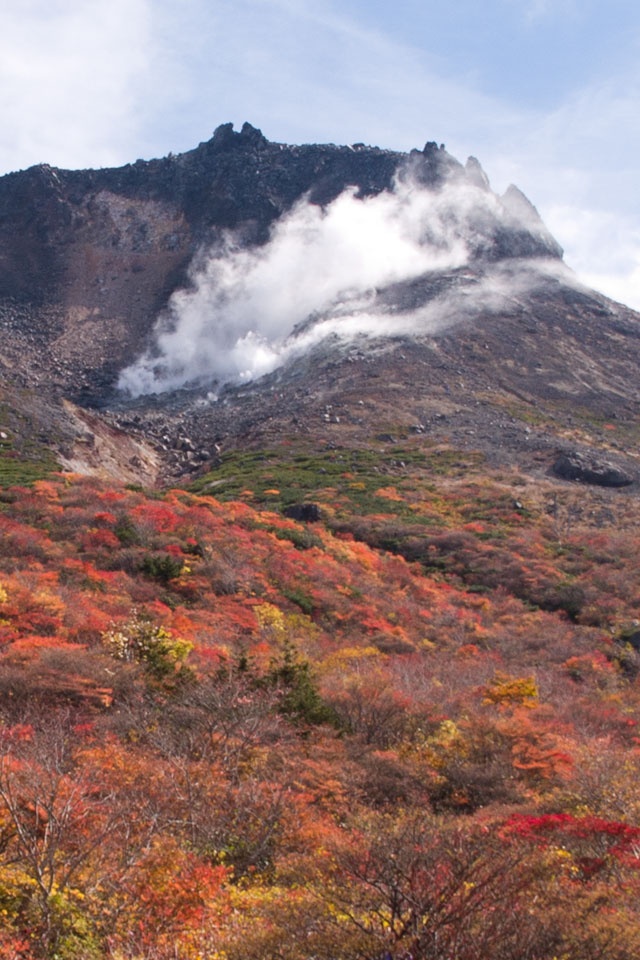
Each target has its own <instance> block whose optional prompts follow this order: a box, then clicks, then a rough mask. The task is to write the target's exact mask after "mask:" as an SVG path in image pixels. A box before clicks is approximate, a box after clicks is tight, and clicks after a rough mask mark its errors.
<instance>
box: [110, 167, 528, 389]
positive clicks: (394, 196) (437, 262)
mask: <svg viewBox="0 0 640 960" xmlns="http://www.w3.org/2000/svg"><path fill="white" fill-rule="evenodd" d="M504 200H505V202H502V201H501V200H500V199H499V198H498V197H497V196H495V194H493V193H492V192H491V191H490V190H488V189H487V186H486V183H485V182H483V181H482V179H481V178H478V176H477V175H476V176H475V177H469V176H458V177H457V178H455V179H452V180H450V181H449V182H447V183H446V184H445V185H444V186H443V187H441V188H440V189H439V190H432V189H431V190H430V189H427V188H425V187H423V186H421V185H418V184H416V183H415V182H413V181H412V179H411V178H410V177H405V178H399V179H398V180H397V182H396V183H395V185H394V188H393V190H390V191H385V192H383V193H380V194H378V195H377V196H374V197H367V198H364V199H358V198H357V197H356V195H355V189H349V190H347V191H345V192H344V193H342V194H341V195H340V196H339V197H338V198H337V199H336V200H334V201H333V203H331V204H330V205H329V206H328V207H327V208H325V209H322V208H320V207H318V206H314V205H312V204H310V203H309V202H308V201H307V200H306V199H305V200H302V201H301V202H299V203H298V204H297V205H296V206H295V207H294V208H293V209H292V210H291V211H290V213H289V214H288V215H287V216H285V217H284V218H282V219H281V220H280V221H278V222H277V223H276V225H275V227H274V228H273V232H272V235H271V238H270V240H269V242H268V243H267V244H266V245H265V246H264V247H260V248H251V249H243V248H242V247H241V246H239V245H238V243H237V242H236V241H235V240H234V238H233V236H231V235H229V236H227V237H226V239H225V241H224V242H223V244H222V245H221V246H220V247H219V248H218V249H215V250H212V251H210V252H209V253H208V255H207V256H206V257H204V259H202V258H201V259H200V262H199V266H198V267H197V268H194V269H193V271H192V276H191V280H192V287H191V288H190V289H188V290H180V291H177V292H176V293H174V295H173V296H172V298H171V300H170V303H169V306H168V310H167V312H166V314H165V315H164V316H163V317H162V318H161V319H160V320H159V321H158V323H157V326H156V331H155V338H154V344H153V346H152V347H151V348H150V349H149V350H148V351H147V353H146V354H145V355H143V356H142V357H141V358H140V359H138V360H137V361H136V362H135V363H134V364H133V365H132V366H130V367H128V368H127V369H126V370H124V371H123V373H122V374H121V377H120V381H119V386H120V388H121V389H123V390H126V391H128V392H129V393H131V394H133V395H134V396H137V395H140V394H145V393H155V392H162V391H165V390H170V389H175V388H177V387H181V386H184V385H186V384H198V383H203V384H204V383H212V382H213V381H217V382H218V383H220V382H228V381H233V382H242V381H246V380H251V379H253V378H255V377H258V376H261V375H262V374H264V373H266V372H268V371H270V370H272V369H274V368H275V367H276V366H278V365H279V364H281V363H282V362H284V361H285V360H286V359H287V358H288V357H289V356H290V355H291V354H292V353H295V352H296V351H299V350H302V349H306V348H308V347H309V346H310V345H312V344H313V343H315V342H317V341H318V340H319V339H321V338H322V337H323V336H326V335H328V334H329V333H334V334H338V335H340V336H343V337H353V336H355V335H358V334H364V335H382V334H385V335H392V334H393V333H395V332H402V331H404V330H406V329H407V327H409V328H411V326H412V325H415V324H418V325H419V326H420V328H422V329H425V328H426V329H428V328H429V327H431V328H433V327H434V326H437V325H438V324H439V323H441V322H443V319H444V318H446V316H447V314H448V313H451V304H448V305H447V304H443V302H442V297H440V298H436V301H435V302H434V304H431V305H428V307H427V308H426V309H423V310H422V311H420V313H419V314H416V313H415V312H412V313H409V314H407V313H398V312H396V313H394V312H393V311H391V312H390V311H389V310H387V309H380V308H379V307H377V306H376V305H375V299H376V298H375V291H376V290H379V289H381V288H384V287H387V286H388V285H390V284H394V283H398V282H400V281H406V280H410V279H413V278H417V277H420V276H422V275H426V274H433V273H434V272H437V273H439V274H443V273H447V272H452V271H457V270H459V269H460V268H462V267H464V266H465V265H466V264H469V263H471V262H473V261H475V260H477V258H478V257H479V256H481V255H482V254H483V253H487V252H488V251H489V250H490V249H491V247H492V245H494V244H495V235H496V225H498V227H499V228H500V229H502V230H503V231H504V230H511V231H513V230H519V231H521V232H525V233H527V234H529V235H530V234H531V233H532V232H534V233H535V231H536V230H538V231H540V230H544V227H543V225H542V224H541V221H539V219H537V215H536V214H535V211H534V210H533V208H531V207H527V201H524V204H523V203H521V202H520V201H518V203H516V204H515V206H514V203H513V202H509V201H510V200H511V201H512V200H513V198H512V197H509V196H508V195H506V196H505V198H504ZM511 281H513V277H512V278H511ZM501 282H502V283H504V277H503V279H502V281H501ZM497 285H499V283H498V281H497V280H496V279H495V278H494V281H493V287H494V289H493V290H491V289H490V288H491V284H489V286H487V284H486V282H485V285H484V294H482V293H481V290H480V288H479V287H478V285H477V284H473V285H472V286H471V287H469V288H468V289H467V291H466V294H465V296H466V297H467V301H468V299H469V294H470V291H473V294H474V296H476V297H477V298H479V300H478V302H481V301H486V302H487V303H488V302H489V301H490V300H491V298H492V297H495V295H496V289H497ZM310 316H311V317H316V318H317V322H315V323H312V322H307V323H305V322H304V321H308V318H309V317H310ZM296 328H298V329H297V330H296Z"/></svg>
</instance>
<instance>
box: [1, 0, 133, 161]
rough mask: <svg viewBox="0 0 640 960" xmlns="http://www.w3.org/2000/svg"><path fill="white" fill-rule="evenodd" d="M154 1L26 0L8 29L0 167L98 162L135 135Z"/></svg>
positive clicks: (5, 22) (9, 12) (12, 11)
mask: <svg viewBox="0 0 640 960" xmlns="http://www.w3.org/2000/svg"><path fill="white" fill-rule="evenodd" d="M150 16H151V7H150V0H91V2H90V3H87V2H86V0H57V2H56V0H46V2H45V0H23V2H21V3H20V4H17V3H14V4H6V5H5V7H4V8H3V13H2V31H1V32H0V169H5V170H8V169H15V168H17V167H24V166H27V165H30V164H33V163H40V162H45V161H46V162H48V163H51V164H55V165H58V166H65V165H68V166H74V167H77V166H83V165H86V166H89V165H90V166H98V165H107V164H110V163H113V162H117V161H118V160H121V159H122V156H123V152H124V151H126V150H127V149H130V148H131V147H130V145H131V142H132V141H133V140H134V139H135V132H136V123H137V118H136V113H137V111H138V109H139V106H140V104H139V95H140V92H141V81H142V80H143V78H144V76H145V73H146V71H147V70H148V67H149V40H150V30H151V26H150Z"/></svg>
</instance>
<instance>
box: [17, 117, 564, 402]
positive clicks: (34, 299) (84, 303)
mask: <svg viewBox="0 0 640 960" xmlns="http://www.w3.org/2000/svg"><path fill="white" fill-rule="evenodd" d="M399 171H403V173H404V175H410V176H412V177H414V178H415V180H416V181H417V182H418V183H420V184H422V185H428V186H429V187H437V186H438V185H439V184H441V183H443V182H444V181H445V180H450V179H452V178H460V179H467V180H468V181H469V183H474V184H475V185H480V184H481V185H482V186H483V188H484V189H488V182H487V181H486V177H485V175H484V173H483V172H482V170H481V168H480V166H479V164H478V163H477V161H469V162H468V164H467V167H466V168H464V167H462V166H461V165H460V164H459V163H458V162H457V161H456V160H455V159H454V158H453V157H451V156H450V155H449V154H448V153H447V152H446V150H445V149H444V148H443V147H438V146H437V145H436V144H435V143H428V144H427V145H426V146H425V148H424V150H422V151H418V150H414V151H412V152H411V153H410V154H408V155H407V154H403V153H398V152H393V151H388V150H381V149H378V148H376V147H365V146H364V145H362V144H354V145H352V146H335V145H333V144H329V145H306V146H289V145H284V144H278V143H271V142H269V141H268V140H266V138H265V137H264V136H263V135H262V133H261V132H260V131H259V130H257V129H255V128H254V127H252V126H251V125H249V124H245V125H244V127H243V128H242V130H241V131H240V132H234V130H233V127H232V125H231V124H224V125H222V126H220V127H218V129H217V130H216V131H215V133H214V135H213V137H212V138H211V140H209V141H207V142H205V143H201V144H200V145H199V146H198V147H197V148H196V149H194V150H192V151H190V152H188V153H184V154H182V155H179V156H169V157H166V158H164V159H161V160H152V161H149V162H145V161H142V160H138V161H136V162H135V163H133V164H128V165H127V166H125V167H121V168H118V169H103V170H81V171H68V170H58V169H54V168H52V167H49V166H47V165H45V164H43V165H41V166H38V167H33V168H31V169H29V170H26V171H23V172H19V173H13V174H9V175H7V176H5V177H2V178H0V329H2V332H3V337H4V344H5V346H4V351H3V362H4V365H5V368H6V373H7V375H8V376H13V377H14V378H15V379H16V380H17V381H18V382H25V383H28V384H35V385H36V386H43V387H47V388H49V387H51V388H54V389H57V390H58V391H59V392H61V393H63V394H65V395H67V396H71V397H73V398H74V399H78V400H81V401H83V402H95V401H99V400H100V399H101V398H103V397H104V395H105V393H107V392H108V391H109V389H110V387H111V386H112V385H113V383H114V380H115V378H116V376H117V374H118V372H119V371H120V370H121V369H122V368H123V367H124V366H126V364H127V363H129V362H131V360H132V358H133V357H135V356H136V354H137V353H139V352H140V351H141V350H142V349H143V347H144V345H145V344H146V343H147V341H148V338H149V335H150V331H151V329H152V327H153V324H154V322H155V321H156V319H157V317H158V315H159V313H161V311H162V309H163V308H164V307H165V305H166V303H167V301H168V299H169V297H170V295H171V293H172V292H173V291H174V290H176V289H177V288H179V287H181V286H184V285H187V284H188V270H189V266H190V264H191V263H192V262H193V260H194V257H196V255H197V253H198V251H200V250H203V249H207V248H209V247H210V246H211V245H215V244H216V243H218V242H220V240H221V238H222V236H223V235H224V234H225V232H227V231H233V232H234V236H235V238H236V240H237V242H239V243H240V244H246V245H249V244H260V243H263V242H265V241H266V240H267V238H268V236H269V231H270V228H271V226H272V225H273V223H274V222H275V221H276V220H278V219H279V218H280V217H281V216H282V214H283V213H284V212H286V211H287V210H289V209H290V208H291V207H292V206H293V205H294V204H295V203H296V201H298V200H299V199H300V198H301V197H303V196H305V197H308V199H309V201H310V202H311V203H313V204H322V205H324V204H327V203H329V202H330V201H331V200H333V199H335V198H336V197H337V196H338V195H339V194H340V193H342V192H343V190H344V189H345V188H346V187H350V186H351V187H355V188H356V189H357V191H358V195H361V196H368V195H372V194H377V193H380V192H381V191H383V190H385V189H388V188H389V187H390V186H391V185H392V183H393V181H394V178H395V177H396V176H397V175H398V173H399ZM504 201H505V206H506V207H507V208H508V207H509V204H511V207H513V205H514V203H515V204H516V205H517V203H518V202H520V203H521V204H522V202H524V203H526V201H523V200H520V198H519V197H516V198H515V200H514V197H513V196H510V195H505V198H504ZM531 210H533V208H531ZM534 220H535V211H534ZM483 255H484V256H485V257H493V258H495V259H500V258H504V257H510V256H554V257H558V256H561V251H560V249H559V247H558V246H557V244H555V241H553V239H552V238H551V237H550V236H549V235H548V234H546V232H545V231H544V230H543V229H534V230H530V229H525V228H521V227H518V226H516V225H515V221H514V225H513V226H511V227H510V228H508V229H505V226H504V224H497V223H496V224H495V225H494V227H492V233H491V243H490V244H489V245H486V247H485V249H484V251H483Z"/></svg>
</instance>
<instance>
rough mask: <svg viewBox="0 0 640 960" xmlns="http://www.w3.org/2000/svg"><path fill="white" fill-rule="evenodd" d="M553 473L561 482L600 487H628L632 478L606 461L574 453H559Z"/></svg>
mask: <svg viewBox="0 0 640 960" xmlns="http://www.w3.org/2000/svg"><path fill="white" fill-rule="evenodd" d="M553 472H554V473H555V474H556V476H558V477H562V479H563V480H579V481H581V482H582V483H593V484H596V485H598V486H600V487H628V486H629V485H630V484H632V483H633V477H632V476H631V475H630V474H628V473H626V472H625V471H624V470H621V469H620V468H619V467H616V466H615V465H614V464H612V463H609V462H608V461H606V460H593V459H591V458H588V457H585V456H583V455H582V454H580V453H577V452H576V451H571V452H567V453H561V454H560V456H559V457H558V459H557V460H556V462H555V463H554V465H553Z"/></svg>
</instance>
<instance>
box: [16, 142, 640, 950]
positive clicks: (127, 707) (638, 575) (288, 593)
mask: <svg viewBox="0 0 640 960" xmlns="http://www.w3.org/2000/svg"><path fill="white" fill-rule="evenodd" d="M0 298H1V304H0V322H1V323H2V330H3V351H2V356H1V359H2V384H1V387H0V391H1V396H0V915H1V917H2V923H1V924H0V958H7V960H9V958H10V960H138V958H143V957H144V958H153V960H176V958H180V960H197V958H201V957H207V958H208V957H211V958H214V957H215V958H225V960H270V958H274V960H275V958H278V960H382V958H384V960H407V958H413V960H444V958H454V957H455V958H456V960H557V958H559V957H562V958H564V960H587V958H588V960H601V958H604V957H606V958H607V960H635V958H637V957H638V956H640V909H639V904H640V897H639V896H638V894H639V893H640V853H639V851H640V802H639V799H638V789H637V784H638V777H639V775H640V756H639V753H638V749H639V746H640V737H639V736H638V724H639V723H640V696H639V692H640V680H639V678H640V629H639V624H638V619H637V616H638V608H639V604H640V568H639V567H638V563H637V557H638V552H639V551H640V534H639V531H640V501H639V499H638V489H639V484H638V466H637V462H638V459H637V458H638V439H639V437H638V433H639V423H640V421H639V417H638V414H639V409H638V401H639V397H638V389H637V369H638V366H637V365H638V359H639V358H638V342H639V333H640V323H639V319H640V318H639V317H638V315H637V314H636V313H634V312H633V311H631V310H629V309H628V308H626V307H624V306H623V305H621V304H616V303H613V302H612V301H610V300H608V299H607V298H605V297H603V296H601V295H600V294H598V293H596V292H594V291H592V290H588V289H586V288H585V287H584V286H583V285H581V284H580V283H579V281H578V280H577V279H576V278H575V276H574V275H573V274H572V273H571V271H570V270H569V269H568V268H567V267H566V265H565V264H564V263H563V260H562V251H561V250H560V248H559V247H558V244H557V243H556V242H555V240H554V239H553V237H551V236H550V234H549V232H548V230H547V229H546V227H545V226H544V224H543V223H542V222H541V220H540V217H539V216H538V214H537V212H536V210H535V208H534V207H533V206H532V205H531V203H530V202H529V201H528V200H527V199H526V198H525V197H524V196H523V195H522V194H521V193H520V191H518V189H517V188H516V187H510V188H509V189H508V190H507V191H506V193H505V194H504V196H501V197H499V196H497V195H496V194H494V193H493V192H492V191H491V189H490V186H489V181H488V178H487V176H486V174H485V173H484V172H483V170H482V168H481V167H480V165H479V163H478V161H477V160H474V159H472V158H470V159H469V160H468V161H467V162H466V164H465V165H462V164H460V163H458V161H456V160H455V159H454V158H452V157H451V156H449V154H448V153H447V151H446V150H445V149H444V148H443V147H441V146H438V145H437V144H436V143H433V142H429V143H427V144H426V146H425V147H424V149H423V150H415V151H412V152H411V153H409V154H401V153H394V152H391V151H383V150H379V149H377V148H372V147H366V146H364V145H362V144H353V145H351V146H342V147H338V146H334V145H324V146H318V145H309V146H300V147H298V146H287V145H282V144H274V143H270V142H268V141H267V140H266V139H265V138H264V137H263V136H262V134H261V133H260V131H258V130H255V129H254V128H253V127H251V126H249V125H245V126H244V127H243V128H242V130H241V131H240V132H234V130H233V128H232V127H231V125H228V124H227V125H224V126H222V127H219V128H218V130H217V131H216V132H215V134H214V136H213V138H212V139H211V140H210V141H208V142H207V143H203V144H201V145H200V146H199V147H197V148H196V149H195V150H193V151H191V152H190V153H187V154H184V155H183V156H180V157H168V158H166V159H164V160H154V161H150V162H143V161H137V162H136V163H135V164H132V165H129V166H126V167H123V168H121V169H119V170H96V171H91V170H90V171H62V170H53V169H51V168H49V167H44V166H40V167H36V168H33V169H31V170H27V171H24V172H21V173H15V174H10V175H8V176H6V177H4V178H2V179H0Z"/></svg>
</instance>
